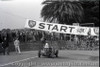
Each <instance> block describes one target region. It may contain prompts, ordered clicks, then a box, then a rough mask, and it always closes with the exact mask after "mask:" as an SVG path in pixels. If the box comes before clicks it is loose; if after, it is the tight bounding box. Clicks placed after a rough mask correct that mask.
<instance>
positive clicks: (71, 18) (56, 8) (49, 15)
mask: <svg viewBox="0 0 100 67" xmlns="http://www.w3.org/2000/svg"><path fill="white" fill-rule="evenodd" d="M42 4H44V7H43V9H42V11H41V17H43V20H44V22H45V21H47V22H50V23H60V24H72V23H80V22H81V21H82V19H83V8H82V6H81V4H80V3H79V2H78V1H53V2H49V3H46V1H44V2H43V3H42ZM61 37H63V36H61Z"/></svg>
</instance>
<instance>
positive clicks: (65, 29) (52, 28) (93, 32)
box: [25, 19, 99, 36]
mask: <svg viewBox="0 0 100 67" xmlns="http://www.w3.org/2000/svg"><path fill="white" fill-rule="evenodd" d="M25 28H29V29H36V30H42V31H48V32H50V33H51V32H56V33H64V34H74V35H86V36H87V35H90V36H99V27H93V28H92V27H80V26H73V25H64V24H57V23H47V22H40V21H34V20H29V19H28V20H27V22H26V24H25Z"/></svg>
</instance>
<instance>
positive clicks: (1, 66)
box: [0, 56, 37, 67]
mask: <svg viewBox="0 0 100 67" xmlns="http://www.w3.org/2000/svg"><path fill="white" fill-rule="evenodd" d="M34 58H37V56H35V57H30V58H26V59H22V60H19V61H14V62H10V63H7V64H3V65H0V67H3V66H7V65H10V64H14V63H18V62H22V61H26V60H30V59H34Z"/></svg>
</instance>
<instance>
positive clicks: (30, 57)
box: [0, 50, 99, 67]
mask: <svg viewBox="0 0 100 67" xmlns="http://www.w3.org/2000/svg"><path fill="white" fill-rule="evenodd" d="M0 67H99V51H68V50H61V51H60V52H59V57H58V58H46V57H42V58H38V57H37V51H29V52H22V54H21V55H18V54H15V53H11V54H10V55H9V56H8V55H5V56H3V55H0Z"/></svg>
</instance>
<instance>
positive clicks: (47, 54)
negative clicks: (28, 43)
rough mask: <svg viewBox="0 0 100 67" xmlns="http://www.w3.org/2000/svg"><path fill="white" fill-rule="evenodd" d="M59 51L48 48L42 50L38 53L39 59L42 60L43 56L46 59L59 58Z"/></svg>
mask: <svg viewBox="0 0 100 67" xmlns="http://www.w3.org/2000/svg"><path fill="white" fill-rule="evenodd" d="M58 53H59V51H58V49H54V48H48V49H45V48H43V49H42V50H39V51H38V57H39V58H40V57H41V56H45V57H58Z"/></svg>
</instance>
